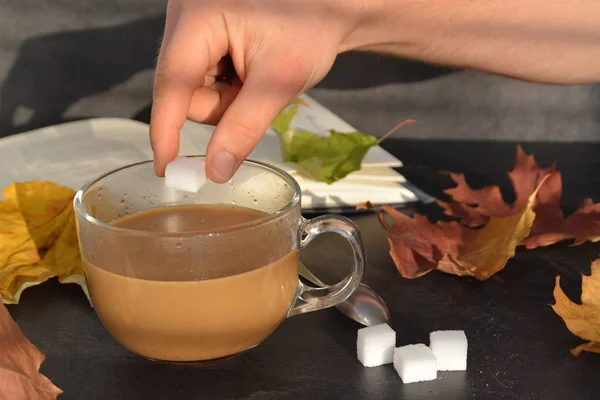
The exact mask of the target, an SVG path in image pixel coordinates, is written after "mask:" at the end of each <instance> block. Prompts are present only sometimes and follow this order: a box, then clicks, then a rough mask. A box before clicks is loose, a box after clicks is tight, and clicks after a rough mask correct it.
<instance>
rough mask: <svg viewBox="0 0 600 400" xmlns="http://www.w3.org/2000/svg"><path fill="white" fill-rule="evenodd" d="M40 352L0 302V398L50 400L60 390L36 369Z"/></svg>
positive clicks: (40, 355)
mask: <svg viewBox="0 0 600 400" xmlns="http://www.w3.org/2000/svg"><path fill="white" fill-rule="evenodd" d="M43 362H44V355H43V354H42V353H41V352H40V351H39V350H38V349H37V348H36V347H35V346H34V345H33V344H32V343H31V342H30V341H29V340H27V338H26V337H25V335H24V334H23V332H21V330H20V329H19V327H18V325H17V324H16V322H15V321H14V320H13V319H12V317H11V316H10V314H9V313H8V310H7V309H6V306H4V304H3V303H2V302H0V398H1V399H11V400H29V399H39V400H52V399H56V398H57V397H58V396H59V395H60V394H61V393H63V391H62V390H60V389H59V388H58V387H56V386H55V385H54V384H53V383H52V382H51V381H50V380H49V379H48V378H47V377H45V376H44V375H42V374H41V373H40V372H39V369H40V366H41V365H42V363H43Z"/></svg>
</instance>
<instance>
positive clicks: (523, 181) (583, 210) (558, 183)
mask: <svg viewBox="0 0 600 400" xmlns="http://www.w3.org/2000/svg"><path fill="white" fill-rule="evenodd" d="M508 175H509V177H510V180H511V182H512V185H513V188H514V190H515V194H516V200H515V201H514V202H513V203H512V204H506V202H504V200H503V198H502V194H501V192H500V189H499V188H498V186H488V187H485V188H483V189H479V190H473V189H471V187H470V186H469V185H468V183H467V181H466V179H465V177H464V175H462V174H453V173H451V174H450V177H451V179H452V180H453V181H454V182H455V183H456V187H454V188H452V189H448V190H446V193H447V194H448V195H450V197H452V201H451V202H443V201H439V200H438V201H437V203H438V205H440V206H441V207H442V208H443V209H444V213H445V214H446V215H449V216H451V217H454V218H457V219H458V220H459V222H460V223H461V224H462V225H465V226H469V227H480V226H483V225H485V224H487V223H488V221H489V220H490V218H491V217H506V216H509V215H512V214H514V213H515V210H519V209H521V208H522V207H523V205H524V203H525V202H526V201H527V198H529V196H530V195H531V193H533V191H534V190H535V188H536V187H538V186H539V183H540V182H541V180H542V179H545V178H546V177H547V178H546V182H545V183H544V185H543V186H542V187H540V189H539V191H538V194H537V198H536V204H535V206H534V211H535V214H536V219H535V222H534V225H533V228H532V229H531V234H530V235H529V236H528V237H527V238H525V239H524V240H523V241H522V242H521V243H520V245H522V246H525V247H526V248H528V249H533V248H536V247H539V246H548V245H551V244H554V243H557V242H559V241H561V240H566V239H574V244H575V245H577V244H581V243H583V242H585V241H592V242H596V241H599V240H600V204H594V203H593V202H592V201H591V200H590V199H586V200H585V201H584V202H583V204H582V206H581V207H580V208H579V209H577V210H576V211H575V212H574V213H573V214H571V215H570V216H569V217H567V218H566V219H565V217H564V214H563V212H562V210H561V207H560V197H561V193H562V177H561V174H560V172H558V171H557V170H556V167H555V166H554V165H553V166H551V167H549V168H541V167H540V166H539V165H538V163H537V162H536V160H535V158H534V157H533V156H532V155H527V154H526V153H525V152H524V151H523V149H522V148H521V146H518V147H517V155H516V157H515V166H514V168H513V170H512V171H511V172H509V174H508Z"/></svg>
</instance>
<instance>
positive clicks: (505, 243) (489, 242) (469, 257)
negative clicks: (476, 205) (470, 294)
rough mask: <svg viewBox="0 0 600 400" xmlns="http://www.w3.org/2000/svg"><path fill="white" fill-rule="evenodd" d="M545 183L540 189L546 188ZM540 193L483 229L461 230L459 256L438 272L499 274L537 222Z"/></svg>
mask: <svg viewBox="0 0 600 400" xmlns="http://www.w3.org/2000/svg"><path fill="white" fill-rule="evenodd" d="M544 184H545V183H544V180H542V181H541V182H540V183H539V185H540V186H538V187H539V188H541V187H543V185H544ZM536 193H537V190H536V191H534V192H533V193H532V194H530V196H529V199H528V201H527V203H526V204H525V205H524V206H523V207H522V209H521V210H520V211H517V212H516V213H515V214H514V215H510V216H506V217H491V218H490V220H489V222H488V223H487V225H485V226H484V227H483V228H480V229H470V228H467V227H461V228H462V240H463V245H461V246H459V248H458V255H457V256H456V257H453V256H452V255H451V254H450V255H449V256H450V257H449V260H448V261H449V262H448V261H445V260H444V261H443V262H442V263H440V265H439V266H438V269H439V270H441V271H444V272H447V273H450V274H455V275H467V276H473V277H475V278H477V279H479V280H482V281H483V280H486V279H488V278H489V277H490V276H492V275H494V274H496V273H498V272H500V271H501V270H502V269H503V268H504V267H505V266H506V263H507V262H508V260H509V259H511V258H512V257H514V255H515V251H516V249H517V246H518V245H519V243H520V242H521V240H523V239H525V238H526V237H527V236H528V235H529V232H530V231H531V227H532V226H533V223H534V220H535V213H534V211H533V205H534V203H535V196H536Z"/></svg>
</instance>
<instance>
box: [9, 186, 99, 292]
mask: <svg viewBox="0 0 600 400" xmlns="http://www.w3.org/2000/svg"><path fill="white" fill-rule="evenodd" d="M3 195H4V197H5V198H6V201H3V202H0V295H2V299H3V302H5V303H18V302H19V299H20V296H21V293H22V292H23V290H24V289H26V288H28V287H31V286H33V285H37V284H40V283H42V282H45V281H46V280H48V279H50V278H53V277H58V278H59V280H60V281H61V282H63V283H71V282H72V283H78V284H80V285H81V286H82V288H83V289H84V291H85V293H86V295H87V288H86V286H85V279H84V274H83V267H82V264H81V259H80V255H79V245H78V243H77V232H76V228H75V217H74V210H73V206H72V200H73V196H74V195H75V192H74V191H73V190H71V189H69V188H66V187H63V186H60V185H56V184H54V183H50V182H38V181H32V182H25V183H15V184H12V185H10V186H8V187H7V188H5V189H4V191H3Z"/></svg>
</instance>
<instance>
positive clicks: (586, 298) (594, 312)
mask: <svg viewBox="0 0 600 400" xmlns="http://www.w3.org/2000/svg"><path fill="white" fill-rule="evenodd" d="M554 299H555V301H556V303H555V304H554V305H553V306H552V309H553V310H554V311H555V312H556V313H557V314H558V315H559V316H560V317H561V318H562V319H563V321H564V322H565V324H566V325H567V328H568V329H569V330H570V331H571V332H572V333H573V334H574V335H576V336H579V337H580V338H582V339H584V340H587V341H589V343H585V344H582V345H580V346H578V347H576V348H574V349H573V350H571V353H573V355H575V356H577V355H579V354H580V353H581V352H582V351H588V352H594V353H600V259H598V260H596V261H594V262H593V263H592V273H591V275H590V276H585V275H584V276H583V278H582V282H581V304H576V303H573V302H572V301H571V300H570V299H569V298H568V297H567V295H566V294H565V293H564V292H563V291H562V289H561V288H560V277H559V276H557V277H556V284H555V286H554Z"/></svg>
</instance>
